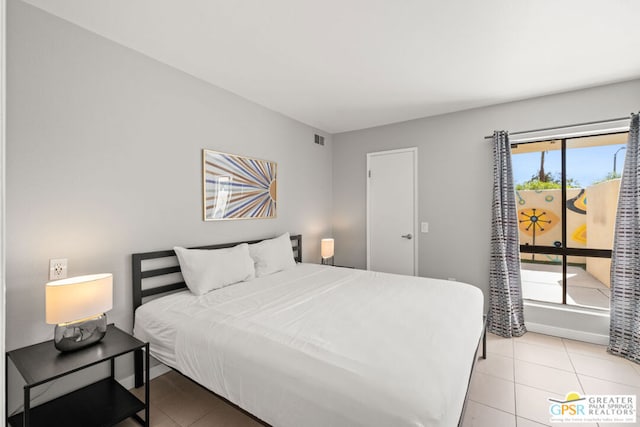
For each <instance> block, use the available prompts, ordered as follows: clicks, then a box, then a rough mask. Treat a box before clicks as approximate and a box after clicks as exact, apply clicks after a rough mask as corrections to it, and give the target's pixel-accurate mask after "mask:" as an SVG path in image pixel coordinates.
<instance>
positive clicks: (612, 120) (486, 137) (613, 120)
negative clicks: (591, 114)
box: [484, 117, 629, 139]
mask: <svg viewBox="0 0 640 427" xmlns="http://www.w3.org/2000/svg"><path fill="white" fill-rule="evenodd" d="M628 119H629V117H618V118H616V119H608V120H596V121H594V122H584V123H576V124H573V125H565V126H553V127H550V128H541V129H532V130H522V131H519V132H513V133H512V132H509V136H512V135H520V134H523V133H531V132H542V131H545V130H554V129H564V128H572V127H577V126H587V125H597V124H602V123H609V122H619V121H620V120H628ZM484 139H493V135H488V136H485V137H484Z"/></svg>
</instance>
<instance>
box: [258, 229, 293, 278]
mask: <svg viewBox="0 0 640 427" xmlns="http://www.w3.org/2000/svg"><path fill="white" fill-rule="evenodd" d="M249 253H250V254H251V258H253V261H254V262H255V269H256V277H263V276H268V275H269V274H273V273H276V272H278V271H282V270H286V269H288V268H291V267H295V265H296V262H295V260H294V259H293V248H292V247H291V237H290V236H289V233H284V234H283V235H282V236H280V237H276V238H275V239H267V240H263V241H262V242H259V243H254V244H252V245H249Z"/></svg>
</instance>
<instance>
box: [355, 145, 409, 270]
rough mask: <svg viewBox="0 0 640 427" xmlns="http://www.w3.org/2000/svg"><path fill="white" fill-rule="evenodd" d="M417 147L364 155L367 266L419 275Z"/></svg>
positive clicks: (373, 268) (371, 268)
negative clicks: (365, 157) (365, 158)
mask: <svg viewBox="0 0 640 427" xmlns="http://www.w3.org/2000/svg"><path fill="white" fill-rule="evenodd" d="M417 164H418V149H417V148H406V149H401V150H392V151H381V152H377V153H368V154H367V269H368V270H374V271H382V272H385V273H397V274H406V275H411V276H415V275H417V274H418V263H417V255H418V245H417V242H418V239H417V235H416V229H417V194H418V193H417V179H416V178H417Z"/></svg>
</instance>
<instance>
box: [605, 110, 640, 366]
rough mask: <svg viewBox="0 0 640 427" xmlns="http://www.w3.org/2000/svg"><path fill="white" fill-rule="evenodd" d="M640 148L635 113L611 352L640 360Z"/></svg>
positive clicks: (619, 223) (617, 253)
mask: <svg viewBox="0 0 640 427" xmlns="http://www.w3.org/2000/svg"><path fill="white" fill-rule="evenodd" d="M639 167H640V149H639V148H638V114H632V115H631V126H630V128H629V141H628V143H627V153H626V155H625V160H624V170H623V172H622V180H621V182H620V195H619V196H618V213H617V216H616V228H615V233H614V240H613V255H612V256H611V323H610V326H609V349H608V350H609V351H610V352H611V353H613V354H617V355H620V356H622V357H624V358H626V359H629V360H633V361H634V362H637V363H640V173H639V172H638V168H639Z"/></svg>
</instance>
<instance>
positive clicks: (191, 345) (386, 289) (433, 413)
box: [134, 264, 483, 427]
mask: <svg viewBox="0 0 640 427" xmlns="http://www.w3.org/2000/svg"><path fill="white" fill-rule="evenodd" d="M482 314H483V296H482V292H481V291H480V290H479V289H477V288H476V287H474V286H471V285H467V284H463V283H458V282H452V281H445V280H437V279H428V278H418V277H410V276H400V275H394V274H386V273H377V272H371V271H362V270H354V269H347V268H337V267H329V266H322V265H316V264H298V265H297V266H296V267H295V268H292V269H290V270H287V271H282V272H279V273H276V274H273V275H270V276H267V277H262V278H258V279H255V280H252V281H249V282H242V283H237V284H234V285H231V286H228V287H225V288H222V289H218V290H216V291H213V292H210V293H208V294H205V295H202V296H195V295H192V294H191V293H189V292H188V291H185V292H179V293H175V294H171V295H168V296H165V297H162V298H158V299H156V300H153V301H150V302H148V303H146V304H144V305H142V306H141V307H140V308H138V310H137V311H136V315H135V327H134V334H135V336H136V337H138V338H139V339H141V340H145V341H149V342H150V348H151V355H152V356H154V357H156V358H158V359H159V360H160V361H162V362H163V363H166V364H167V365H169V366H171V367H173V368H175V369H177V370H179V371H180V372H182V373H183V374H185V375H187V376H188V377H190V378H192V379H193V380H195V381H196V382H198V383H200V384H201V385H203V386H205V387H207V388H209V389H210V390H212V391H213V392H215V393H217V394H219V395H221V396H223V397H225V398H227V399H228V400H230V401H231V402H234V403H235V404H237V405H238V406H240V407H242V408H244V409H245V410H247V411H248V412H250V413H252V414H254V415H255V416H257V417H259V418H260V419H262V420H264V421H266V422H268V423H269V424H271V425H273V426H282V427H289V426H290V427H299V426H312V427H313V426H318V427H320V426H322V427H324V426H385V427H386V426H394V427H402V426H414V427H418V426H447V427H450V426H455V425H456V424H457V422H458V419H459V417H460V413H461V410H462V406H463V403H464V398H465V394H466V390H467V385H468V380H469V376H470V372H471V367H472V362H473V357H474V354H475V350H476V347H477V344H478V342H479V339H480V337H481V334H482V325H483V321H482Z"/></svg>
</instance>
